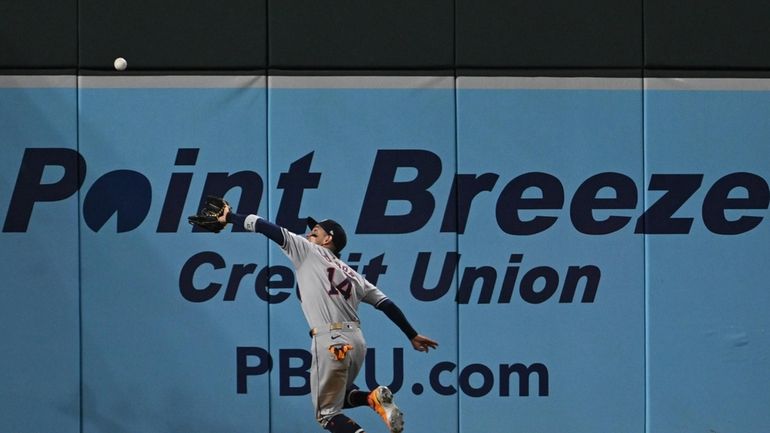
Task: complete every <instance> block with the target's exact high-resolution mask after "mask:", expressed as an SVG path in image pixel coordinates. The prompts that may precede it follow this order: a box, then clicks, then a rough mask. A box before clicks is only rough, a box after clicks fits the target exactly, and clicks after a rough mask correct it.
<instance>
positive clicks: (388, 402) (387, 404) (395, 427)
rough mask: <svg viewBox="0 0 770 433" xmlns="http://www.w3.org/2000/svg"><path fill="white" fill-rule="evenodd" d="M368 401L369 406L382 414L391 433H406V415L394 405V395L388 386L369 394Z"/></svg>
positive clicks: (379, 387)
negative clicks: (404, 432) (403, 432)
mask: <svg viewBox="0 0 770 433" xmlns="http://www.w3.org/2000/svg"><path fill="white" fill-rule="evenodd" d="M366 400H367V401H368V402H369V406H370V407H371V408H372V409H374V410H375V412H377V413H378V414H380V416H381V417H382V420H383V421H385V425H386V426H388V430H390V432H391V433H401V432H402V431H404V414H403V413H401V411H400V410H399V409H398V406H396V404H395V403H393V393H392V392H391V391H390V389H388V387H387V386H378V387H377V388H376V389H375V390H374V391H372V392H370V393H369V396H368V397H367V399H366Z"/></svg>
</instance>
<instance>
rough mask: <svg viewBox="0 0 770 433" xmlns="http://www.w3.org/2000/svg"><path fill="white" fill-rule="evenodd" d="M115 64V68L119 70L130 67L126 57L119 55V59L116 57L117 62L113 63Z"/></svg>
mask: <svg viewBox="0 0 770 433" xmlns="http://www.w3.org/2000/svg"><path fill="white" fill-rule="evenodd" d="M113 65H114V66H115V69H117V70H118V71H123V70H125V69H126V67H128V62H126V59H124V58H123V57H118V58H117V59H115V62H114V63H113Z"/></svg>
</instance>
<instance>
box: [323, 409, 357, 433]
mask: <svg viewBox="0 0 770 433" xmlns="http://www.w3.org/2000/svg"><path fill="white" fill-rule="evenodd" d="M324 428H325V429H326V430H329V431H330V432H332V433H365V432H364V429H362V428H361V426H360V425H358V424H356V422H355V421H353V420H352V419H350V418H348V417H346V416H345V415H343V414H341V413H340V414H337V415H334V418H332V419H330V420H329V422H327V423H326V427H324Z"/></svg>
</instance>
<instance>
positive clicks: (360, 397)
mask: <svg viewBox="0 0 770 433" xmlns="http://www.w3.org/2000/svg"><path fill="white" fill-rule="evenodd" d="M359 338H360V341H358V339H359ZM355 339H356V344H358V345H360V347H362V348H363V349H364V350H361V351H360V352H358V353H357V354H355V355H354V356H352V357H351V365H350V372H351V375H350V376H349V378H350V380H349V382H348V387H347V390H346V393H345V394H346V396H345V407H358V406H369V407H371V408H372V409H374V411H375V412H377V413H378V414H379V415H380V417H381V418H382V420H383V421H385V425H387V426H388V430H390V432H391V433H400V432H402V431H403V430H404V415H403V413H401V410H399V408H398V406H396V404H395V403H393V393H392V392H391V391H390V389H388V387H386V386H379V387H377V388H375V389H374V390H373V391H371V392H366V391H361V390H359V389H358V387H357V386H355V385H354V384H353V380H354V379H355V378H356V375H358V372H359V371H360V370H361V366H362V365H363V363H364V358H365V355H366V341H365V340H364V336H363V333H360V332H359V333H357V335H356V336H355Z"/></svg>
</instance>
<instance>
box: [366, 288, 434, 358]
mask: <svg viewBox="0 0 770 433" xmlns="http://www.w3.org/2000/svg"><path fill="white" fill-rule="evenodd" d="M374 308H376V309H378V310H380V311H382V312H383V313H385V315H386V316H388V319H390V320H391V321H392V322H393V323H395V324H396V326H398V327H399V329H401V331H402V332H403V333H404V334H405V335H406V337H407V338H408V339H409V341H410V342H411V343H412V347H413V348H414V350H417V351H419V352H427V351H428V350H430V349H436V348H438V342H437V341H435V340H433V339H431V338H428V337H426V336H424V335H420V334H419V333H418V332H417V331H416V330H415V329H414V327H412V325H411V324H410V323H409V320H407V318H406V316H405V315H404V312H403V311H401V309H400V308H398V305H396V303H395V302H393V301H391V300H390V299H388V298H385V299H384V300H382V301H381V302H379V303H378V304H377V305H375V307H374Z"/></svg>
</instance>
